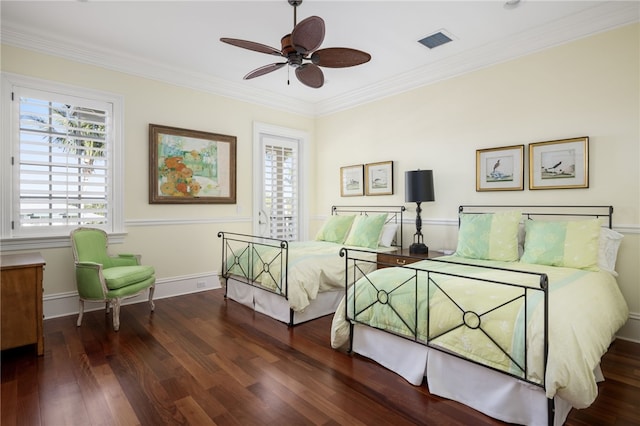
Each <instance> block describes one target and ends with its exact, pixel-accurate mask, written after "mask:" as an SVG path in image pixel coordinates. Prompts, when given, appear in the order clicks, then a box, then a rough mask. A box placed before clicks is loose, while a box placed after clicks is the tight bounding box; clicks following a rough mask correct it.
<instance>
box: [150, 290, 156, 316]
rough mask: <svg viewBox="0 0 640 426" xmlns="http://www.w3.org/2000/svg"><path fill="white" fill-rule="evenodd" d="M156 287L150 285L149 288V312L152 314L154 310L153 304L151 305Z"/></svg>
mask: <svg viewBox="0 0 640 426" xmlns="http://www.w3.org/2000/svg"><path fill="white" fill-rule="evenodd" d="M155 289H156V286H155V285H152V286H151V287H149V306H151V311H152V312H153V311H154V310H155V309H156V305H155V303H153V292H154V291H155Z"/></svg>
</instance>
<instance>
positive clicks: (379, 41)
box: [0, 0, 640, 115]
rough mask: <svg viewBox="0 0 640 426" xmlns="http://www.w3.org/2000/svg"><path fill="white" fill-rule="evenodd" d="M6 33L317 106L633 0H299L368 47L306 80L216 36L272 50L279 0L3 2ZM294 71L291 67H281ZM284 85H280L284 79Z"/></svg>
mask: <svg viewBox="0 0 640 426" xmlns="http://www.w3.org/2000/svg"><path fill="white" fill-rule="evenodd" d="M0 7H1V10H0V13H1V36H2V43H3V44H7V45H13V46H18V47H23V48H27V49H32V50H36V51H40V52H46V53H50V54H53V55H57V56H61V57H64V58H69V59H73V60H76V61H80V62H85V63H89V64H94V65H98V66H101V67H106V68H109V69H113V70H118V71H123V72H127V73H131V74H135V75H141V76H144V77H148V78H154V79H158V80H162V81H167V82H171V83H175V84H178V85H182V86H187V87H192V88H195V89H198V90H204V91H208V92H212V93H216V94H220V95H223V96H229V97H234V98H238V99H241V100H245V101H250V102H256V103H260V104H264V105H269V106H274V107H277V108H280V109H283V110H287V111H295V112H298V113H301V114H305V115H321V114H326V113H330V112H333V111H337V110H340V109H344V108H348V107H351V106H354V105H357V104H361V103H364V102H367V101H371V100H374V99H379V98H381V97H384V96H389V95H392V94H395V93H399V92H401V91H405V90H409V89H412V88H415V87H418V86H422V85H425V84H429V83H433V82H435V81H439V80H442V79H446V78H450V77H452V76H455V75H460V74H463V73H465V72H469V71H473V70H476V69H479V68H483V67H486V66H489V65H492V64H495V63H499V62H504V61H507V60H510V59H512V58H515V57H518V56H522V55H526V54H529V53H532V52H535V51H539V50H542V49H545V48H548V47H552V46H556V45H559V44H562V43H566V42H568V41H571V40H576V39H578V38H581V37H585V36H588V35H591V34H595V33H598V32H601V31H606V30H609V29H612V28H615V27H619V26H622V25H626V24H629V23H633V22H638V20H639V18H640V2H638V1H628V2H624V1H610V2H605V1H576V0H573V1H542V0H521V2H520V3H519V5H517V7H515V8H506V7H505V5H504V0H503V1H494V0H492V1H417V0H414V1H362V0H356V1H328V0H304V2H303V4H302V5H300V6H299V7H298V9H297V18H298V22H300V21H301V20H302V19H304V18H306V17H308V16H311V15H317V16H320V17H322V18H323V19H324V21H325V24H326V35H325V39H324V42H323V43H322V45H321V48H324V47H351V48H355V49H359V50H363V51H365V52H368V53H370V54H371V56H372V59H371V61H370V62H368V63H366V64H363V65H360V66H356V67H351V68H340V69H333V68H323V71H324V74H325V85H324V86H323V87H322V88H319V89H312V88H309V87H306V86H304V85H302V84H301V83H300V82H298V81H297V80H296V78H295V74H294V72H293V70H292V69H291V70H290V69H289V67H284V68H282V69H280V70H278V71H275V72H272V73H270V74H267V75H264V76H261V77H258V78H255V79H252V80H243V79H242V77H243V76H244V75H245V74H247V73H248V72H249V71H251V70H253V69H255V68H258V67H260V66H263V65H267V64H270V63H273V62H279V58H277V57H275V56H271V55H266V54H262V53H258V52H253V51H250V50H246V49H241V48H238V47H234V46H230V45H228V44H225V43H222V42H220V41H219V39H220V37H231V38H240V39H245V40H250V41H254V42H258V43H262V44H266V45H269V46H272V47H275V48H278V49H279V48H280V38H281V37H282V36H283V35H285V34H288V33H290V32H291V29H292V28H293V7H292V6H290V5H289V3H288V2H287V0H260V1H243V0H236V1H41V2H36V1H25V0H22V1H6V0H2V2H1V6H0ZM440 30H444V31H445V32H446V33H447V34H449V35H450V36H453V38H454V41H453V42H451V43H448V44H446V45H443V46H440V47H438V48H435V49H433V50H429V49H427V48H426V47H424V46H422V45H421V44H419V43H418V40H420V39H422V38H423V37H425V36H427V35H430V34H431V33H434V32H436V31H440ZM289 71H291V72H289ZM288 79H289V80H290V84H287V80H288Z"/></svg>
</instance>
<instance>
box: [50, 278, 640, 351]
mask: <svg viewBox="0 0 640 426" xmlns="http://www.w3.org/2000/svg"><path fill="white" fill-rule="evenodd" d="M218 288H222V286H221V284H220V277H219V276H218V273H217V272H209V273H205V274H199V275H189V276H181V277H171V278H163V279H159V280H157V281H156V290H155V292H154V295H153V298H154V299H165V298H167V297H173V296H180V295H182V294H190V293H197V292H200V291H207V290H213V289H218ZM148 298H149V294H148V293H147V292H144V293H142V294H139V295H138V296H136V297H132V298H130V299H126V300H125V301H123V303H122V304H123V305H128V304H132V303H140V302H146V301H147V300H148ZM42 309H43V312H44V318H45V319H49V318H56V317H63V316H67V315H74V314H77V313H78V293H77V292H75V291H73V292H66V293H57V294H51V295H46V296H44V299H43V307H42ZM98 309H104V305H103V304H102V303H86V304H85V311H87V312H89V311H95V310H98ZM616 337H618V338H620V339H623V340H630V341H632V342H637V343H640V314H638V313H633V312H632V313H630V314H629V320H628V321H627V323H626V324H625V325H624V326H623V327H622V328H621V329H620V330H619V331H618V333H617V335H616Z"/></svg>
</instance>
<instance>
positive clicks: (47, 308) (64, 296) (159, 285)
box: [42, 272, 222, 319]
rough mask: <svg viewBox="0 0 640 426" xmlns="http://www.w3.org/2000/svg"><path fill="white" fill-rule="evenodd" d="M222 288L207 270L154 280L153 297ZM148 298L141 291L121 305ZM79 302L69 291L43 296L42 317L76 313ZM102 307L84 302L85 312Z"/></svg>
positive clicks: (74, 293)
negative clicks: (205, 271) (196, 273)
mask: <svg viewBox="0 0 640 426" xmlns="http://www.w3.org/2000/svg"><path fill="white" fill-rule="evenodd" d="M217 288H222V286H221V285H220V278H219V277H218V273H217V272H209V273H204V274H198V275H189V276H181V277H171V278H163V279H159V280H157V281H156V289H155V291H154V293H153V299H154V300H156V299H164V298H167V297H173V296H179V295H182V294H189V293H197V292H200V291H207V290H213V289H217ZM147 300H149V293H148V292H146V291H145V292H143V293H141V294H139V295H137V296H136V297H132V298H129V299H126V300H124V301H123V302H122V304H123V305H130V304H132V303H140V302H146V301H147ZM78 308H79V302H78V293H77V292H75V291H70V292H66V293H57V294H50V295H46V296H44V298H43V305H42V310H43V313H44V319H50V318H56V317H64V316H68V315H74V314H77V313H78ZM98 309H104V304H103V303H85V312H89V311H95V310H98Z"/></svg>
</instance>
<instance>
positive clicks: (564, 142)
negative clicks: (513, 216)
mask: <svg viewBox="0 0 640 426" xmlns="http://www.w3.org/2000/svg"><path fill="white" fill-rule="evenodd" d="M588 187H589V138H588V137H586V136H584V137H579V138H573V139H561V140H557V141H548V142H537V143H532V144H529V189H568V188H588Z"/></svg>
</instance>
